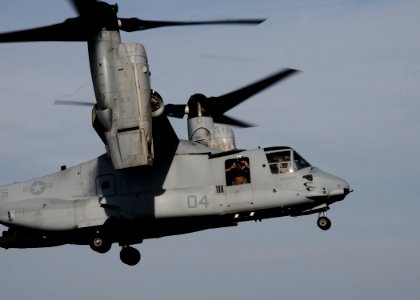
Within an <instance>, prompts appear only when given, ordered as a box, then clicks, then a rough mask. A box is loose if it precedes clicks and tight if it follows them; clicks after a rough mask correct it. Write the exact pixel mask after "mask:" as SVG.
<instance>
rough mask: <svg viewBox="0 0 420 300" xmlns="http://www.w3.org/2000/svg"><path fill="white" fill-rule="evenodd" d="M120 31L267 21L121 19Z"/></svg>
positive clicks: (256, 23) (250, 23) (262, 20)
mask: <svg viewBox="0 0 420 300" xmlns="http://www.w3.org/2000/svg"><path fill="white" fill-rule="evenodd" d="M119 20H120V22H121V24H120V29H121V30H123V31H127V32H132V31H139V30H147V29H153V28H158V27H168V26H189V25H221V24H231V25H236V24H237V25H258V24H261V23H262V22H264V21H265V20H266V19H240V20H213V21H191V22H182V21H150V20H141V19H137V18H121V19H119Z"/></svg>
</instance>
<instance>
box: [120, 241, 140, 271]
mask: <svg viewBox="0 0 420 300" xmlns="http://www.w3.org/2000/svg"><path fill="white" fill-rule="evenodd" d="M140 258H141V255H140V252H139V251H138V250H137V249H136V248H133V247H130V246H125V247H123V248H122V249H121V252H120V259H121V261H122V262H123V263H125V264H126V265H129V266H135V265H137V264H138V263H139V261H140Z"/></svg>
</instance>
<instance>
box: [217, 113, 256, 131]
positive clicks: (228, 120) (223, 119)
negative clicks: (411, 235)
mask: <svg viewBox="0 0 420 300" xmlns="http://www.w3.org/2000/svg"><path fill="white" fill-rule="evenodd" d="M213 121H214V122H215V123H219V124H226V125H233V126H238V127H242V128H248V127H254V126H255V125H253V124H251V123H247V122H244V121H241V120H238V119H234V118H232V117H229V116H225V115H218V116H215V117H213Z"/></svg>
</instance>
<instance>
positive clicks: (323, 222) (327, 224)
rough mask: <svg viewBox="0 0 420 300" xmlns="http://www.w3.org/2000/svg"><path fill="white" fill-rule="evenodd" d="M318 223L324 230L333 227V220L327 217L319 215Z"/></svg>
mask: <svg viewBox="0 0 420 300" xmlns="http://www.w3.org/2000/svg"><path fill="white" fill-rule="evenodd" d="M317 224H318V227H319V228H321V229H322V230H328V229H330V228H331V221H330V219H328V218H327V217H319V218H318V221H317Z"/></svg>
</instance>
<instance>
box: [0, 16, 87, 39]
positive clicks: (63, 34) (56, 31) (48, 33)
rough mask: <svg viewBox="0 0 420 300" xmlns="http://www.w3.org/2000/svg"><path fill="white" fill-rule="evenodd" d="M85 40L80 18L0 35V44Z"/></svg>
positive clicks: (85, 36) (85, 35) (85, 33)
mask: <svg viewBox="0 0 420 300" xmlns="http://www.w3.org/2000/svg"><path fill="white" fill-rule="evenodd" d="M86 40H87V32H86V31H85V30H84V29H83V25H82V21H81V19H80V18H73V19H68V20H66V21H64V22H63V23H58V24H54V25H50V26H44V27H38V28H33V29H27V30H21V31H13V32H7V33H2V34H0V43H13V42H46V41H53V42H81V41H86Z"/></svg>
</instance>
